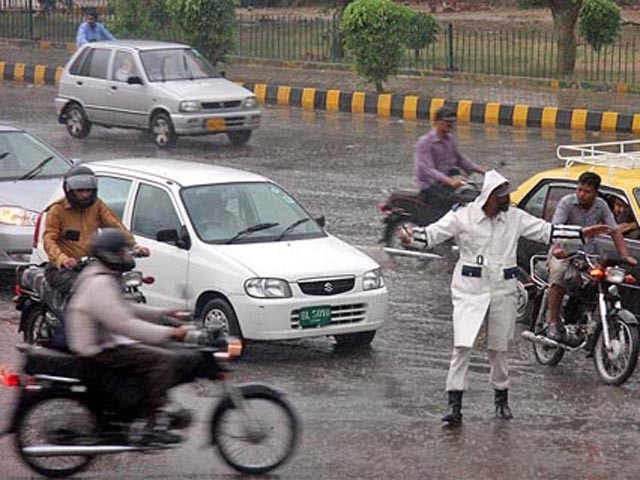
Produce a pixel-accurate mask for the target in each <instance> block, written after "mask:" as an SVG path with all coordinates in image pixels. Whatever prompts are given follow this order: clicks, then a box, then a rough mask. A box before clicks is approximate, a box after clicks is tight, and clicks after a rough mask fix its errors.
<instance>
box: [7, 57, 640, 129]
mask: <svg viewBox="0 0 640 480" xmlns="http://www.w3.org/2000/svg"><path fill="white" fill-rule="evenodd" d="M62 70H63V67H57V68H54V67H48V66H46V65H29V64H25V63H7V62H0V80H5V81H17V82H22V83H31V84H36V85H53V86H55V85H57V84H58V81H59V79H60V75H61V74H62ZM240 84H241V85H243V86H244V87H246V88H248V89H249V90H252V91H253V92H254V93H255V95H256V97H257V98H258V101H260V102H262V103H265V104H268V105H284V106H292V107H301V108H303V109H305V110H325V111H329V112H345V113H353V114H362V113H373V114H377V115H381V116H387V117H398V118H404V119H409V120H413V119H425V120H426V119H433V117H434V114H435V111H436V110H437V109H438V108H440V107H441V106H443V105H447V106H449V107H451V108H453V109H454V110H456V111H457V113H458V120H459V121H460V122H473V123H485V124H489V125H508V126H513V127H532V128H561V129H572V130H589V131H603V132H619V133H633V134H640V114H625V113H618V112H599V111H593V110H586V109H562V108H558V107H532V106H529V105H518V104H517V105H503V104H500V103H491V102H487V103H484V102H473V101H471V100H458V101H450V100H446V99H444V98H426V97H421V96H417V95H405V94H395V93H370V92H345V91H341V90H331V89H328V90H323V89H317V88H300V87H289V86H284V85H271V84H266V83H240Z"/></svg>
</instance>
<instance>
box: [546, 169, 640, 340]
mask: <svg viewBox="0 0 640 480" xmlns="http://www.w3.org/2000/svg"><path fill="white" fill-rule="evenodd" d="M599 188H600V176H599V175H598V174H597V173H594V172H584V173H582V174H581V175H580V177H578V185H577V187H576V192H575V193H570V194H568V195H565V196H564V197H562V198H561V199H560V201H559V202H558V204H557V206H556V209H555V212H554V214H553V218H552V219H551V223H553V224H561V223H571V224H575V225H581V226H584V227H586V226H588V225H595V224H598V223H604V224H607V225H609V227H611V238H612V239H613V243H614V245H615V246H616V250H617V251H618V253H619V254H620V256H621V257H622V259H624V260H625V261H626V262H627V263H629V264H630V265H636V264H637V261H636V260H635V259H634V258H633V257H631V256H629V252H628V250H627V246H626V244H625V243H624V237H623V236H622V233H621V232H620V230H619V229H618V226H617V223H616V221H615V219H614V216H613V214H612V213H611V210H610V209H609V206H608V205H607V202H606V201H605V200H604V199H602V198H600V197H598V189H599ZM564 247H565V245H564V244H563V243H554V244H553V245H552V246H551V249H550V253H551V255H549V260H548V264H549V284H550V285H551V286H550V287H549V327H548V329H547V338H550V339H551V340H554V341H556V342H564V341H566V338H565V332H564V325H563V324H562V322H561V321H560V308H561V307H562V298H563V297H564V294H565V285H564V274H565V272H566V270H567V267H568V264H569V263H568V260H567V259H566V258H567V252H566V251H565V248H564ZM584 250H585V251H586V252H587V253H598V245H597V244H596V242H595V240H594V239H591V240H590V241H588V242H587V243H586V245H585V247H584Z"/></svg>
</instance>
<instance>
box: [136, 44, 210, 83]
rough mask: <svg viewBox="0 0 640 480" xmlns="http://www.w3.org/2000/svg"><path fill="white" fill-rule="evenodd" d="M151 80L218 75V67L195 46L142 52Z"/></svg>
mask: <svg viewBox="0 0 640 480" xmlns="http://www.w3.org/2000/svg"><path fill="white" fill-rule="evenodd" d="M140 60H142V65H143V66H144V70H145V72H146V73H147V77H148V78H149V81H150V82H167V81H173V80H196V79H199V78H210V77H218V76H219V75H218V74H217V73H216V69H215V68H214V67H213V66H212V65H211V64H210V63H209V62H207V60H206V59H205V58H204V57H203V56H202V55H200V53H199V52H198V51H197V50H195V49H193V48H167V49H164V50H148V51H143V52H140Z"/></svg>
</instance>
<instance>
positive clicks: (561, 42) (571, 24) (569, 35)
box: [549, 0, 582, 76]
mask: <svg viewBox="0 0 640 480" xmlns="http://www.w3.org/2000/svg"><path fill="white" fill-rule="evenodd" d="M581 7H582V0H552V1H551V2H550V3H549V8H550V9H551V15H552V16H553V27H554V30H555V34H556V41H557V42H558V74H559V75H560V76H569V75H571V74H573V70H574V69H575V66H576V52H577V48H578V47H577V42H576V34H575V29H576V22H577V21H578V16H579V15H580V8H581Z"/></svg>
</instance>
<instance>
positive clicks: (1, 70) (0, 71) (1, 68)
mask: <svg viewBox="0 0 640 480" xmlns="http://www.w3.org/2000/svg"><path fill="white" fill-rule="evenodd" d="M3 80H4V62H0V82H1V81H3Z"/></svg>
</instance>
